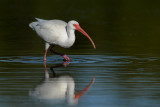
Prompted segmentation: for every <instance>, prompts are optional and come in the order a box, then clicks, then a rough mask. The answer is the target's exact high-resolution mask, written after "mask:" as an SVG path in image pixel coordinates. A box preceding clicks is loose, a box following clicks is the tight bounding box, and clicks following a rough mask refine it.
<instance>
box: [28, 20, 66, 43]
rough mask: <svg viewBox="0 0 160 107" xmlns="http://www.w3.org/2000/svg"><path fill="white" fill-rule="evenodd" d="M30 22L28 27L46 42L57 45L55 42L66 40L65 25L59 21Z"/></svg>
mask: <svg viewBox="0 0 160 107" xmlns="http://www.w3.org/2000/svg"><path fill="white" fill-rule="evenodd" d="M37 20H38V21H37V22H32V23H31V24H30V27H31V28H32V29H33V30H35V31H36V32H37V33H38V35H39V36H40V37H41V38H42V39H43V40H44V41H46V42H48V43H53V44H58V43H57V41H58V40H59V39H60V38H61V39H60V40H63V39H66V38H68V36H67V32H66V26H67V23H66V22H64V21H61V20H43V19H37Z"/></svg>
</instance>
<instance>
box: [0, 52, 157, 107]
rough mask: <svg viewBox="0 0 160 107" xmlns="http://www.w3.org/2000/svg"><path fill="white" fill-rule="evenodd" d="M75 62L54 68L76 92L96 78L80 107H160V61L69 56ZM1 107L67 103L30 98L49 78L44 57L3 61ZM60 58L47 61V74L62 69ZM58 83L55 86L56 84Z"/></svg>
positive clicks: (148, 58) (48, 58) (152, 58)
mask: <svg viewBox="0 0 160 107" xmlns="http://www.w3.org/2000/svg"><path fill="white" fill-rule="evenodd" d="M69 57H70V58H71V62H70V63H69V64H68V65H67V66H66V67H63V66H59V67H56V68H54V71H55V73H56V75H58V76H63V75H68V76H70V77H71V78H73V80H74V83H75V92H76V91H79V90H82V89H83V88H84V87H86V86H87V85H88V84H89V83H90V81H91V80H92V78H93V77H94V76H95V81H94V83H93V84H92V86H91V87H90V88H89V89H88V91H87V92H85V94H83V95H82V96H81V97H80V98H79V99H78V103H77V104H76V105H74V106H78V107H97V106H101V107H106V106H109V107H132V106H136V107H150V106H152V105H153V104H154V107H159V105H160V102H159V100H160V99H159V98H160V97H159V95H160V79H159V77H160V73H159V72H157V71H158V70H160V68H159V65H158V63H159V60H158V58H157V57H141V58H140V57H135V56H107V55H69ZM0 63H1V71H0V81H1V82H0V105H1V106H2V107H22V106H23V107H27V106H30V107H35V106H39V107H44V106H47V107H51V106H52V107H53V106H56V107H66V106H70V105H69V104H68V103H67V102H66V101H63V102H60V103H58V104H57V103H56V102H58V100H57V101H56V102H54V101H52V100H51V101H50V100H49V101H47V100H46V99H41V100H40V99H38V98H33V97H32V96H30V95H29V92H30V90H33V89H34V88H35V87H36V86H37V85H39V84H42V83H43V82H44V78H45V69H44V65H43V57H35V56H10V57H1V58H0ZM62 63H63V61H62V58H61V57H59V56H54V55H53V56H52V55H51V56H48V57H47V68H48V69H47V71H48V72H49V74H50V78H58V77H52V72H51V71H50V69H49V68H50V67H51V66H57V65H61V64H62ZM53 83H54V82H53Z"/></svg>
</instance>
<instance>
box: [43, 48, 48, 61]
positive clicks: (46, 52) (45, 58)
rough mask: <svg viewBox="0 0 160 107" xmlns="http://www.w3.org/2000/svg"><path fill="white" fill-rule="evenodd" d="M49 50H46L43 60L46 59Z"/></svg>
mask: <svg viewBox="0 0 160 107" xmlns="http://www.w3.org/2000/svg"><path fill="white" fill-rule="evenodd" d="M46 55H47V50H46V51H45V54H44V58H43V61H46Z"/></svg>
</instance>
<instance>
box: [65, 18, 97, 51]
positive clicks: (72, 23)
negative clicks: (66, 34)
mask: <svg viewBox="0 0 160 107" xmlns="http://www.w3.org/2000/svg"><path fill="white" fill-rule="evenodd" d="M68 24H69V26H70V28H72V29H74V30H77V31H79V32H81V33H82V34H83V35H85V36H86V37H87V38H88V39H89V40H90V41H91V43H92V45H93V47H94V48H96V46H95V44H94V42H93V40H92V39H91V37H90V36H89V35H88V34H87V33H86V32H85V31H84V30H83V29H82V28H81V27H80V25H79V23H78V22H77V21H74V20H71V21H69V22H68Z"/></svg>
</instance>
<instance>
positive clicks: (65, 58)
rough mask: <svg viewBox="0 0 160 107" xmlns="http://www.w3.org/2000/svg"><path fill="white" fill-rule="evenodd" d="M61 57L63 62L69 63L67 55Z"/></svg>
mask: <svg viewBox="0 0 160 107" xmlns="http://www.w3.org/2000/svg"><path fill="white" fill-rule="evenodd" d="M62 57H63V58H64V59H63V61H67V62H69V61H70V59H69V57H68V56H67V55H62Z"/></svg>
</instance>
